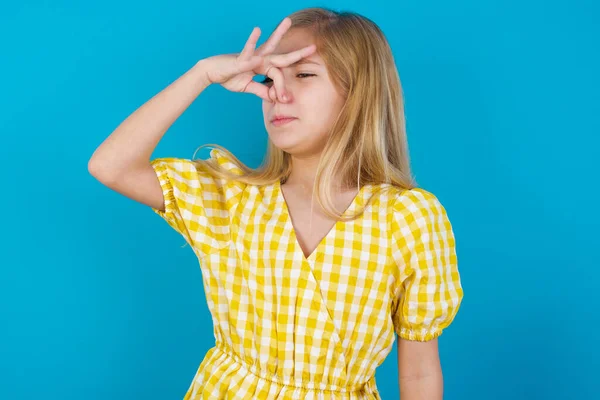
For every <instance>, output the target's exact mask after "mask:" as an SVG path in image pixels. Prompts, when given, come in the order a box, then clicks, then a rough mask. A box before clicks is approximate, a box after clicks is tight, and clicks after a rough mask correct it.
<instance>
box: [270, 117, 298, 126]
mask: <svg viewBox="0 0 600 400" xmlns="http://www.w3.org/2000/svg"><path fill="white" fill-rule="evenodd" d="M297 119H298V118H295V117H276V118H274V119H272V120H271V123H272V124H273V125H275V126H282V125H286V124H289V123H290V122H292V121H295V120H297Z"/></svg>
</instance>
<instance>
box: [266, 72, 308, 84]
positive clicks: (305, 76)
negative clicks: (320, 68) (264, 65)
mask: <svg viewBox="0 0 600 400" xmlns="http://www.w3.org/2000/svg"><path fill="white" fill-rule="evenodd" d="M296 76H298V77H302V78H309V77H311V76H317V75H315V74H308V73H302V74H298V75H296ZM271 82H273V80H272V79H271V78H269V77H265V79H263V80H262V81H261V82H260V83H262V84H263V85H268V84H269V83H271Z"/></svg>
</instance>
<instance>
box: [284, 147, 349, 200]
mask: <svg viewBox="0 0 600 400" xmlns="http://www.w3.org/2000/svg"><path fill="white" fill-rule="evenodd" d="M320 156H321V154H320V153H319V154H315V155H308V156H297V155H292V158H291V162H292V171H291V172H290V175H289V176H288V178H287V179H286V181H285V184H286V185H289V186H293V187H297V188H299V189H301V190H302V191H303V192H305V193H312V191H313V187H314V182H315V179H316V176H317V166H318V164H319V157H320ZM333 182H334V186H335V185H339V184H340V182H341V179H340V177H337V178H334V179H333ZM352 190H356V188H355V187H351V188H342V187H336V188H335V190H334V191H335V192H346V191H352Z"/></svg>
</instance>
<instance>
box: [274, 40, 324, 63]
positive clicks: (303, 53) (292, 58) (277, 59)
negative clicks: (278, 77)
mask: <svg viewBox="0 0 600 400" xmlns="http://www.w3.org/2000/svg"><path fill="white" fill-rule="evenodd" d="M316 49H317V46H316V45H315V44H311V45H309V46H306V47H303V48H301V49H299V50H295V51H292V52H290V53H285V54H278V55H275V56H271V59H270V61H271V64H273V65H275V66H276V67H287V66H288V65H290V64H293V63H295V62H296V61H299V60H301V59H303V58H304V57H308V56H310V55H311V54H312V53H314V52H315V50H316Z"/></svg>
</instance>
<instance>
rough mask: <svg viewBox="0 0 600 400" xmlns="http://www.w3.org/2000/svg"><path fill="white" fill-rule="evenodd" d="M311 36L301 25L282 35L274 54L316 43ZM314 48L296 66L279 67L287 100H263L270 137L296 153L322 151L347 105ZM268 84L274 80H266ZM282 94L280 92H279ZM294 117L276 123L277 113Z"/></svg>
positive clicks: (306, 153)
mask: <svg viewBox="0 0 600 400" xmlns="http://www.w3.org/2000/svg"><path fill="white" fill-rule="evenodd" d="M313 43H314V41H313V39H312V37H311V36H310V35H309V34H308V33H307V32H306V31H304V30H302V29H299V28H293V29H290V30H289V31H287V32H286V33H285V35H284V36H283V37H282V38H281V41H280V42H279V44H278V45H277V48H276V49H275V51H273V54H280V53H288V52H290V51H294V50H298V49H301V48H303V47H306V46H309V45H310V44H313ZM318 50H319V49H317V51H315V52H314V53H313V54H311V55H310V56H308V57H306V58H303V59H302V60H300V61H299V62H298V63H296V64H295V65H290V66H288V67H284V68H280V70H281V72H282V74H283V77H284V86H285V89H286V93H287V95H288V101H287V102H285V103H282V102H280V101H279V100H278V99H277V100H275V101H274V102H268V101H266V100H263V103H262V110H263V117H264V123H265V127H266V128H267V132H268V134H269V138H270V139H271V141H272V142H273V144H274V145H275V146H277V147H278V148H280V149H281V150H283V151H285V152H287V153H290V154H292V155H296V156H300V155H303V156H307V155H308V156H310V155H316V154H320V153H321V151H322V150H323V147H324V146H325V143H326V142H327V136H328V132H329V129H330V128H331V126H332V125H333V123H334V122H335V119H336V118H337V116H338V114H339V112H340V111H341V109H342V106H343V104H344V98H343V97H342V96H340V95H339V94H338V92H337V90H336V89H335V88H334V86H333V83H332V82H331V80H330V79H329V75H328V73H327V68H326V67H325V63H324V61H323V59H322V58H321V57H320V56H319V54H318V53H317V52H318ZM267 85H268V86H269V87H271V86H272V85H273V82H271V81H269V83H267ZM278 95H280V93H278ZM276 115H277V116H278V115H286V116H291V117H295V119H294V120H292V121H291V122H287V123H285V124H283V125H277V124H275V123H274V122H273V121H272V120H273V119H274V118H275V116H276Z"/></svg>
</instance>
